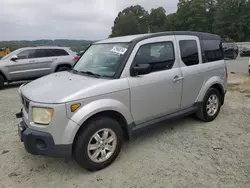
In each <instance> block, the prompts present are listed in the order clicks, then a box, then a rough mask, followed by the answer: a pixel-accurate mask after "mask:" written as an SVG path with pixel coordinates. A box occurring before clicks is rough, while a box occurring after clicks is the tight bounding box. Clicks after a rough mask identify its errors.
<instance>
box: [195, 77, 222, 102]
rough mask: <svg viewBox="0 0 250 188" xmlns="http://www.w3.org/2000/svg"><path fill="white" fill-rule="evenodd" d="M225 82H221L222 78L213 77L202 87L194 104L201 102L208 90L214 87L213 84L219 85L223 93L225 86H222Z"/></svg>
mask: <svg viewBox="0 0 250 188" xmlns="http://www.w3.org/2000/svg"><path fill="white" fill-rule="evenodd" d="M224 82H225V81H223V80H222V78H220V77H218V76H214V77H211V78H210V79H208V80H207V81H206V82H205V83H204V84H203V86H202V88H201V91H200V93H199V95H198V97H197V99H196V102H202V101H203V99H204V97H205V95H206V93H207V91H208V89H209V88H210V87H211V86H213V85H215V84H219V85H220V86H221V88H222V89H223V91H225V90H226V89H225V87H226V86H225V84H224Z"/></svg>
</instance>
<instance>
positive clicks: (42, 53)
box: [35, 49, 53, 58]
mask: <svg viewBox="0 0 250 188" xmlns="http://www.w3.org/2000/svg"><path fill="white" fill-rule="evenodd" d="M52 56H53V53H52V52H51V51H50V50H49V49H37V50H36V51H35V58H42V57H52Z"/></svg>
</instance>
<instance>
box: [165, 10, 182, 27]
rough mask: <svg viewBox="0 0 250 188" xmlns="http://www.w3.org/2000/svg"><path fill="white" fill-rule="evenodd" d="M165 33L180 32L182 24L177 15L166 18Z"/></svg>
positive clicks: (173, 14)
mask: <svg viewBox="0 0 250 188" xmlns="http://www.w3.org/2000/svg"><path fill="white" fill-rule="evenodd" d="M164 30H165V31H178V30H180V24H179V22H178V17H177V13H172V14H169V15H167V16H166V19H165V23H164Z"/></svg>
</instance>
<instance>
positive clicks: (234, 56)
mask: <svg viewBox="0 0 250 188" xmlns="http://www.w3.org/2000/svg"><path fill="white" fill-rule="evenodd" d="M237 56H238V55H237V53H236V52H235V51H234V52H233V59H237Z"/></svg>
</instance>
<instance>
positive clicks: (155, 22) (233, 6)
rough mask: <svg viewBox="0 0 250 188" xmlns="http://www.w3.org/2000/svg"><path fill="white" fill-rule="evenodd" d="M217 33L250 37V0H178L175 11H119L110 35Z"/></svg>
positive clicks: (243, 38) (230, 37)
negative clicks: (184, 32)
mask: <svg viewBox="0 0 250 188" xmlns="http://www.w3.org/2000/svg"><path fill="white" fill-rule="evenodd" d="M173 30H176V31H179V30H183V31H201V32H209V33H215V34H219V35H220V36H222V38H223V39H224V40H226V41H247V40H250V34H249V33H250V0H179V3H178V9H177V12H176V13H172V14H169V15H166V12H165V10H164V8H163V7H158V8H154V9H152V10H151V11H150V13H148V12H147V11H145V9H144V8H143V7H141V6H140V5H136V6H130V7H128V8H126V9H124V10H123V11H122V12H119V14H118V16H117V17H116V19H115V21H114V26H113V27H112V34H111V35H110V37H114V36H123V35H129V34H137V33H147V32H148V31H149V32H152V33H153V32H162V31H173Z"/></svg>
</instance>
